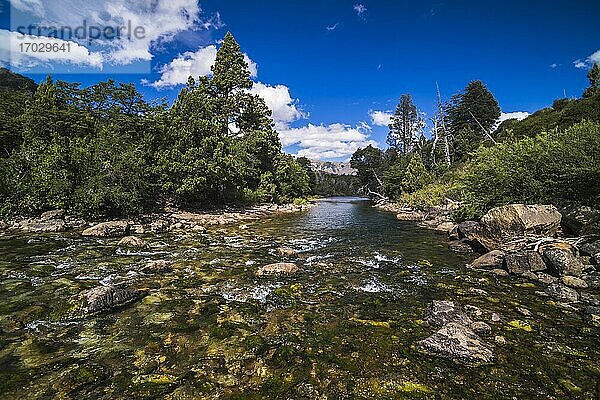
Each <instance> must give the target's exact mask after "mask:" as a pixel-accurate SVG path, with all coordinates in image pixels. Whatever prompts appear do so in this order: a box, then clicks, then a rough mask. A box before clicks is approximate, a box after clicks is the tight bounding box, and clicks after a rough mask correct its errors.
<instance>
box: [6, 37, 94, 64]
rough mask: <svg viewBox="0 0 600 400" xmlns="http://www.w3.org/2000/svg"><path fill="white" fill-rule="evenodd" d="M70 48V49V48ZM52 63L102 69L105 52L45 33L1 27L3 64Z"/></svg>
mask: <svg viewBox="0 0 600 400" xmlns="http://www.w3.org/2000/svg"><path fill="white" fill-rule="evenodd" d="M27 43H30V44H31V47H34V48H46V46H56V47H58V48H59V49H60V48H62V49H64V51H44V52H39V51H32V50H31V47H29V48H27V47H23V49H22V48H21V45H23V46H27ZM67 48H68V51H67V50H66V49H67ZM50 63H61V64H71V65H74V66H83V67H93V68H97V69H98V70H101V69H102V65H103V58H102V54H100V53H96V52H90V51H89V50H88V49H87V48H86V47H84V46H81V45H79V44H77V43H75V42H72V41H65V40H60V39H55V38H49V37H45V36H31V35H21V34H19V33H17V32H11V31H7V30H5V29H0V64H3V65H11V66H13V67H15V68H25V69H27V68H31V67H34V66H38V65H49V64H50Z"/></svg>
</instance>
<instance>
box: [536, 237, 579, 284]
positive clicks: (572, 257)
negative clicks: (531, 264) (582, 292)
mask: <svg viewBox="0 0 600 400" xmlns="http://www.w3.org/2000/svg"><path fill="white" fill-rule="evenodd" d="M576 252H577V249H575V248H574V247H573V246H572V245H570V244H569V243H565V242H558V243H551V244H547V245H543V246H541V247H540V253H541V254H542V255H543V256H544V260H545V261H546V265H547V266H548V269H550V271H552V272H553V273H554V274H556V275H558V276H564V275H572V276H581V274H582V272H583V270H584V268H585V266H584V265H583V263H582V262H581V261H580V260H579V258H578V257H577V253H576Z"/></svg>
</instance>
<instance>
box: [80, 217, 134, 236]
mask: <svg viewBox="0 0 600 400" xmlns="http://www.w3.org/2000/svg"><path fill="white" fill-rule="evenodd" d="M128 233H129V223H128V222H127V221H109V222H102V223H100V224H98V225H94V226H92V227H91V228H88V229H86V230H84V231H83V233H82V235H83V236H97V237H119V236H126V235H127V234H128Z"/></svg>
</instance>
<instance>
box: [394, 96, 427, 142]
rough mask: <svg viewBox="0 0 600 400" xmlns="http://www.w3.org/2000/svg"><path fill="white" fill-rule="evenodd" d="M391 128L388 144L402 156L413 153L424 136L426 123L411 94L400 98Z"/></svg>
mask: <svg viewBox="0 0 600 400" xmlns="http://www.w3.org/2000/svg"><path fill="white" fill-rule="evenodd" d="M389 128H390V132H389V133H388V137H387V143H388V144H389V145H390V146H391V147H394V148H396V149H397V150H398V151H399V152H400V153H402V154H407V153H410V152H411V151H413V148H414V146H415V144H416V142H417V141H418V140H419V138H420V136H421V134H422V131H423V128H424V121H423V118H421V116H420V115H419V111H418V110H417V106H415V104H414V103H413V101H412V98H411V96H410V94H403V95H402V96H401V97H400V102H399V103H398V106H397V107H396V112H395V113H394V115H393V116H392V123H391V124H390V126H389Z"/></svg>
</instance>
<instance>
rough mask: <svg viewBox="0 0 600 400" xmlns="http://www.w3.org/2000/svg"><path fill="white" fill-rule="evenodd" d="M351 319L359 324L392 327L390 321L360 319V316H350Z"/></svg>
mask: <svg viewBox="0 0 600 400" xmlns="http://www.w3.org/2000/svg"><path fill="white" fill-rule="evenodd" d="M350 321H353V322H356V323H358V324H363V325H369V326H375V327H377V328H389V327H390V322H389V321H372V320H369V319H358V318H350Z"/></svg>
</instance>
